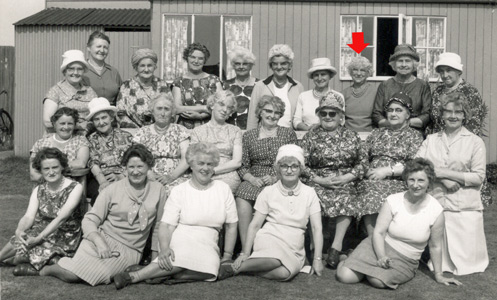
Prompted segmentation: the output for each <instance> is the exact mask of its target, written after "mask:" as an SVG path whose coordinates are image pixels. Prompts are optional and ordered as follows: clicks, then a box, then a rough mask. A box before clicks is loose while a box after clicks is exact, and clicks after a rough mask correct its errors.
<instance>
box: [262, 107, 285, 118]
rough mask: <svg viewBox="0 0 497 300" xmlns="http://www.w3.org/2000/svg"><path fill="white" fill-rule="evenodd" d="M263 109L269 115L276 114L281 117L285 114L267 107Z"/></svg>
mask: <svg viewBox="0 0 497 300" xmlns="http://www.w3.org/2000/svg"><path fill="white" fill-rule="evenodd" d="M262 111H263V112H265V113H266V114H269V115H271V114H274V115H275V116H280V117H281V116H282V115H283V113H282V112H281V111H274V110H272V109H267V108H263V109H262Z"/></svg>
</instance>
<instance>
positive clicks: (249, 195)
mask: <svg viewBox="0 0 497 300" xmlns="http://www.w3.org/2000/svg"><path fill="white" fill-rule="evenodd" d="M250 174H252V175H253V176H255V177H262V176H266V175H271V176H274V175H275V173H274V169H273V167H270V166H252V167H251V168H250ZM264 188H265V186H263V187H261V188H258V187H256V186H253V185H252V184H251V183H250V182H248V181H245V180H244V181H242V183H241V184H240V185H239V186H238V189H237V190H236V193H235V196H236V197H238V198H242V199H245V200H248V201H255V200H257V196H259V194H260V193H261V192H262V190H263V189H264Z"/></svg>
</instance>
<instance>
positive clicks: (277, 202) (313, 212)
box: [218, 145, 323, 281]
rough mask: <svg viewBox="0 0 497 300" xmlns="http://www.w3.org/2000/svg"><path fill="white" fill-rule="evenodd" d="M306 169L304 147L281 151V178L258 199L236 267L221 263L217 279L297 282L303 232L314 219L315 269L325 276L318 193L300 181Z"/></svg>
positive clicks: (302, 257) (277, 165) (301, 263)
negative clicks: (243, 277)
mask: <svg viewBox="0 0 497 300" xmlns="http://www.w3.org/2000/svg"><path fill="white" fill-rule="evenodd" d="M304 165H305V164H304V150H302V148H300V147H299V146H296V145H284V146H282V147H280V149H279V150H278V154H277V156H276V161H275V163H274V168H275V170H276V174H277V176H278V178H279V180H278V181H277V182H276V183H275V184H273V185H271V186H268V187H266V188H265V189H264V190H263V191H262V192H261V193H260V194H259V196H258V197H257V201H256V203H255V206H254V208H255V214H254V218H253V219H252V222H250V225H249V229H248V233H247V240H246V241H245V243H244V247H243V252H242V253H240V256H239V257H238V258H237V259H236V261H235V262H234V263H233V264H223V265H221V267H220V269H219V275H218V280H221V279H225V278H228V277H231V276H234V275H237V274H239V273H251V274H256V275H259V276H261V277H264V278H267V279H272V280H279V281H287V280H290V279H292V278H293V277H295V276H296V275H297V274H298V273H299V272H300V270H301V269H302V267H303V266H304V261H305V250H304V232H305V230H306V227H307V223H309V220H310V224H311V227H312V233H313V241H314V259H313V263H312V268H313V272H315V273H316V274H317V275H318V276H321V272H322V270H323V262H322V257H321V255H322V250H323V234H322V225H321V207H320V205H319V199H318V196H317V195H316V192H315V191H314V189H313V188H311V187H309V186H306V185H304V184H303V183H301V182H300V180H299V176H300V173H301V172H302V169H303V168H304ZM264 221H266V223H265V224H264ZM263 224H264V226H262V225H263ZM261 227H262V228H261ZM252 246H253V252H252ZM251 252H252V254H251Z"/></svg>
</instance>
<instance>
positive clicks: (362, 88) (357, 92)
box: [351, 83, 369, 98]
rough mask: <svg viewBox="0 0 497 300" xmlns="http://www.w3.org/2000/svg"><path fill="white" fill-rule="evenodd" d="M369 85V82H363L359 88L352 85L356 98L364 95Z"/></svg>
mask: <svg viewBox="0 0 497 300" xmlns="http://www.w3.org/2000/svg"><path fill="white" fill-rule="evenodd" d="M368 86H369V84H368V83H364V84H362V85H361V86H360V87H359V88H355V87H354V86H351V88H352V95H353V96H354V97H356V98H360V97H361V96H362V95H364V93H366V90H367V89H368Z"/></svg>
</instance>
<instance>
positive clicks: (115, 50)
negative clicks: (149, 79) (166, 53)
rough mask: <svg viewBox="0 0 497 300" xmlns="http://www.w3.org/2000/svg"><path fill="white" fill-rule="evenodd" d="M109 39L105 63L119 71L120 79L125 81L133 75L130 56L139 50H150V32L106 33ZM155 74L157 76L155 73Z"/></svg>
mask: <svg viewBox="0 0 497 300" xmlns="http://www.w3.org/2000/svg"><path fill="white" fill-rule="evenodd" d="M105 34H106V35H108V36H109V39H110V50H109V56H108V57H107V63H108V64H110V65H111V66H114V67H115V68H116V69H118V70H119V73H120V74H121V78H122V79H123V80H126V79H128V78H131V77H132V76H134V75H135V71H134V70H133V67H132V66H131V55H133V53H134V52H135V51H136V50H138V49H140V48H150V47H151V44H150V32H145V31H108V32H106V33H105ZM156 74H159V72H157V73H156Z"/></svg>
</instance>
